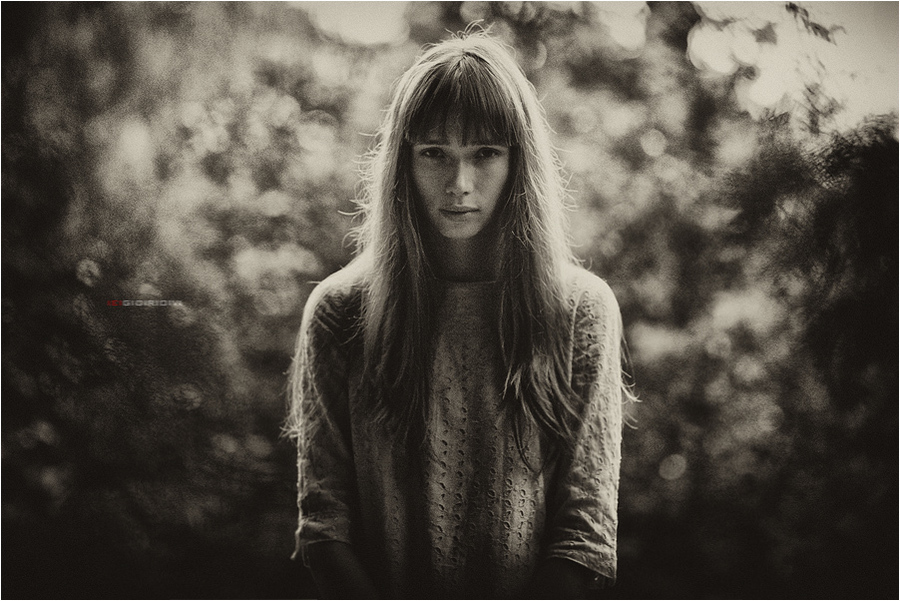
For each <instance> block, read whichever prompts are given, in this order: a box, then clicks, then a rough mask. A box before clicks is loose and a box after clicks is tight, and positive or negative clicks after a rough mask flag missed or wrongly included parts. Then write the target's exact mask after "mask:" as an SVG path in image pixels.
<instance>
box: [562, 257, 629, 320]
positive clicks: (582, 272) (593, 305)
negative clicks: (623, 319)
mask: <svg viewBox="0 0 900 601" xmlns="http://www.w3.org/2000/svg"><path fill="white" fill-rule="evenodd" d="M563 276H564V278H565V282H566V289H567V294H568V298H569V302H570V303H571V304H573V305H574V306H575V307H576V308H578V309H579V312H583V310H584V309H599V310H602V311H603V312H604V313H608V314H616V315H618V313H619V303H618V301H617V300H616V295H615V294H614V293H613V291H612V288H610V286H609V284H607V283H606V280H604V279H603V278H601V277H600V276H598V275H597V274H595V273H593V272H592V271H589V270H587V269H585V268H584V267H582V266H580V265H567V266H566V267H565V269H564V272H563Z"/></svg>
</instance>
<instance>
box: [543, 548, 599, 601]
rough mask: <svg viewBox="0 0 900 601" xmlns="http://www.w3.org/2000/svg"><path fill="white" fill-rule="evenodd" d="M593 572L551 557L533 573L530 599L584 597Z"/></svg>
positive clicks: (567, 561)
mask: <svg viewBox="0 0 900 601" xmlns="http://www.w3.org/2000/svg"><path fill="white" fill-rule="evenodd" d="M593 577H594V573H593V572H591V571H590V570H589V569H587V568H586V567H584V566H582V565H580V564H577V563H575V562H574V561H569V560H568V559H559V558H556V557H551V558H550V559H546V560H544V562H543V563H542V564H541V566H540V567H539V568H538V569H537V572H536V573H535V575H534V581H533V586H532V588H531V591H532V595H531V598H532V599H585V598H587V591H588V585H589V584H590V582H591V580H592V579H593Z"/></svg>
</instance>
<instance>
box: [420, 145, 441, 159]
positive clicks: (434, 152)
mask: <svg viewBox="0 0 900 601" xmlns="http://www.w3.org/2000/svg"><path fill="white" fill-rule="evenodd" d="M419 154H420V155H422V156H423V157H425V158H426V159H439V158H441V157H442V156H444V153H443V151H442V150H441V149H440V148H425V149H423V150H421V151H420V152H419Z"/></svg>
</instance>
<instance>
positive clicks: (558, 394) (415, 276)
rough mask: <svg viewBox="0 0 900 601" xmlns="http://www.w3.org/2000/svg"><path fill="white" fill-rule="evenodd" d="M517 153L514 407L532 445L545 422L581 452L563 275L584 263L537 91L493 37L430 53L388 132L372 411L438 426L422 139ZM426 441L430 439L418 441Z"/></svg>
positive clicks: (367, 357) (502, 265)
mask: <svg viewBox="0 0 900 601" xmlns="http://www.w3.org/2000/svg"><path fill="white" fill-rule="evenodd" d="M448 124H453V126H458V127H460V128H461V136H462V138H463V144H466V143H467V140H470V139H471V140H475V141H476V142H479V143H480V142H482V141H491V142H492V143H503V144H504V145H509V146H510V148H511V159H510V160H511V164H510V180H509V182H508V184H507V187H506V190H507V193H506V198H501V199H500V205H499V206H498V210H499V211H500V214H499V219H498V225H499V228H498V230H499V233H498V240H497V253H498V254H497V257H498V267H499V278H498V285H499V294H500V297H499V332H498V334H499V340H500V353H501V358H502V365H503V370H504V372H503V376H504V381H503V403H504V406H505V410H506V413H507V415H508V416H509V417H510V418H512V419H513V420H514V432H515V436H516V441H517V444H518V445H519V448H520V451H521V450H522V440H523V434H524V430H525V428H528V427H529V426H530V425H536V426H537V427H538V428H539V431H540V432H541V433H542V434H543V435H544V436H546V438H547V439H548V440H549V441H550V442H551V443H552V444H553V446H554V447H557V448H567V447H569V448H570V447H571V445H572V443H573V440H574V417H575V415H576V414H577V412H578V403H579V399H578V397H577V395H576V394H575V393H574V391H573V390H572V388H571V385H570V382H569V374H568V366H567V361H568V351H567V340H568V335H569V328H570V325H569V322H568V319H569V318H568V311H569V308H568V307H567V306H566V299H565V286H564V275H563V271H564V269H565V267H566V266H567V265H569V264H574V263H575V262H576V260H575V258H574V256H573V255H572V253H571V250H570V247H569V244H568V239H567V236H566V219H565V218H566V199H567V197H566V194H565V189H564V185H563V182H562V180H561V175H560V169H559V163H558V160H557V157H556V155H555V152H554V150H553V147H552V144H551V142H550V137H549V131H548V130H549V127H548V125H547V120H546V117H545V115H544V113H543V109H542V108H541V106H540V104H539V102H538V100H537V96H536V93H535V90H534V88H533V86H532V85H531V83H530V82H529V81H528V80H527V78H526V77H525V75H524V74H523V72H522V71H521V69H520V68H519V66H518V65H517V64H516V62H515V61H514V60H513V58H512V56H511V55H510V53H509V51H508V50H507V49H506V48H505V47H504V46H503V45H501V44H500V43H499V42H497V41H495V40H493V39H491V38H490V37H489V36H487V35H486V34H484V33H475V34H469V35H461V36H459V37H454V38H452V39H449V40H447V41H444V42H442V43H440V44H437V45H435V46H432V47H430V48H429V49H427V50H426V51H425V52H424V54H423V55H422V56H421V57H420V58H419V59H418V61H417V62H416V63H415V64H414V65H413V66H412V67H411V68H410V69H409V70H408V71H407V72H406V73H405V74H404V75H403V76H402V78H401V79H400V80H399V82H398V83H397V85H396V88H395V91H394V94H393V99H392V102H391V104H390V107H389V109H388V111H387V114H386V115H385V118H384V121H383V124H382V128H381V130H380V132H379V138H378V143H377V146H376V147H375V149H374V151H373V152H372V154H371V157H370V162H369V164H368V171H367V179H366V182H367V188H366V194H365V196H364V198H363V199H362V200H361V201H360V213H361V216H362V223H361V225H360V226H359V228H358V229H357V231H356V237H357V244H358V250H359V254H358V256H357V257H356V258H355V259H354V263H356V264H357V265H356V266H357V267H359V273H362V274H364V278H365V284H364V293H363V297H362V312H361V324H360V325H361V328H360V330H361V333H362V337H363V354H362V361H363V378H362V381H363V383H364V385H365V386H366V387H367V391H366V394H365V398H366V399H367V401H366V402H367V403H368V410H369V411H370V414H371V417H372V418H373V419H374V420H376V421H379V422H382V423H384V424H387V425H390V426H391V427H392V428H393V429H394V431H395V432H397V433H398V434H399V436H400V437H401V438H407V439H408V438H409V437H410V436H412V437H414V438H419V436H420V434H421V431H420V430H419V428H420V427H422V424H424V423H426V421H425V420H426V419H427V411H428V408H427V404H426V399H427V395H428V391H429V389H428V386H429V382H428V375H429V368H430V365H431V360H432V358H433V351H434V337H435V327H434V315H435V310H436V306H435V300H434V299H435V297H436V292H438V287H439V286H440V285H441V284H440V282H439V281H438V280H437V279H436V278H435V277H434V269H433V266H432V264H431V262H430V261H429V258H428V256H427V255H426V252H425V246H424V243H423V238H422V232H423V226H424V219H425V218H424V216H423V215H420V212H419V209H418V207H417V204H418V203H417V202H416V198H415V187H414V183H413V180H412V173H411V171H412V170H411V153H412V151H411V145H412V144H413V143H414V142H416V141H417V140H420V139H421V138H423V137H424V136H425V135H426V134H427V133H429V132H433V131H434V129H435V128H445V127H447V126H448ZM420 442H421V441H420Z"/></svg>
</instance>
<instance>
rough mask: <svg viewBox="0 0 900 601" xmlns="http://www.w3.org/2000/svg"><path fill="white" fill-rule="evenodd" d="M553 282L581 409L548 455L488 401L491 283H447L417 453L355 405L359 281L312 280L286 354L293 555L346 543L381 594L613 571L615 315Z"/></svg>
mask: <svg viewBox="0 0 900 601" xmlns="http://www.w3.org/2000/svg"><path fill="white" fill-rule="evenodd" d="M567 281H568V302H569V306H570V307H571V321H570V331H569V339H570V341H571V343H570V348H571V354H570V364H569V369H570V373H571V383H572V387H573V389H574V390H575V392H576V393H577V394H578V395H579V396H580V397H581V398H582V399H583V401H584V404H583V408H582V415H581V424H580V427H579V428H578V430H577V440H576V447H575V451H574V453H572V454H567V455H565V456H563V457H561V458H560V459H558V460H553V461H550V462H545V455H546V453H547V449H546V445H545V444H544V443H543V442H542V439H541V437H540V436H539V435H538V433H537V432H536V428H531V432H530V433H529V432H528V431H526V438H525V440H524V445H523V446H524V449H525V453H524V455H525V457H524V458H523V457H522V453H520V452H519V450H518V447H517V446H516V442H515V438H514V434H513V428H512V426H511V425H510V423H509V420H508V419H504V415H503V411H502V410H501V407H500V398H501V390H502V382H503V380H502V376H501V374H502V373H503V372H502V369H501V365H500V361H499V357H498V351H497V349H498V342H497V327H496V325H497V323H498V321H497V303H496V297H497V294H496V285H495V284H492V283H484V282H479V283H449V282H448V283H447V284H446V287H445V292H444V296H443V298H442V302H440V303H439V307H440V308H439V310H438V315H437V339H436V348H435V353H434V362H433V369H432V373H431V387H430V388H431V390H430V397H429V399H428V402H429V418H428V426H427V428H426V436H427V442H426V445H425V451H424V452H422V453H419V454H418V455H417V456H415V457H411V456H410V455H409V454H408V452H407V451H406V450H405V449H404V447H403V445H399V444H395V443H394V442H393V441H392V438H391V437H390V436H388V434H387V433H386V432H385V431H383V430H382V429H381V427H379V426H378V425H377V424H376V423H374V422H373V421H372V420H371V419H367V418H366V414H365V412H364V411H362V410H360V399H359V398H358V394H357V390H359V388H360V387H359V384H360V379H361V371H362V362H361V357H362V349H361V336H360V335H359V333H358V331H357V328H358V318H359V311H360V299H361V285H360V282H359V278H358V277H357V276H355V275H354V274H353V272H352V271H349V270H346V269H345V270H342V271H340V272H338V273H336V274H334V275H332V276H331V277H329V278H327V279H326V280H325V281H323V282H322V283H321V284H319V285H318V286H317V287H316V289H315V291H314V292H313V294H312V295H311V296H310V298H309V300H308V302H307V306H306V310H305V312H304V319H303V325H302V327H301V332H300V341H299V353H298V357H297V360H298V361H299V362H300V364H299V366H300V369H301V372H300V380H299V381H300V390H301V399H302V400H301V412H302V431H301V435H300V437H299V439H298V443H299V444H298V450H299V461H298V467H299V507H300V522H299V528H298V529H297V549H298V551H300V550H302V549H303V547H305V546H306V545H309V544H314V543H317V542H321V541H342V542H345V543H349V544H351V545H353V546H354V549H355V550H356V552H357V555H358V556H359V557H360V558H361V559H362V561H363V563H364V565H366V567H367V569H368V571H369V573H370V575H371V576H372V578H373V579H374V580H375V582H376V583H377V584H378V585H379V586H380V587H381V590H383V591H385V593H386V594H388V595H390V596H393V597H404V596H419V597H444V598H454V597H455V598H462V597H475V598H484V597H513V596H518V595H522V594H523V593H525V592H526V591H527V586H528V583H529V580H530V578H531V576H532V575H533V573H534V571H535V569H536V567H537V565H538V563H539V561H540V560H541V559H543V558H549V557H558V558H566V559H569V560H572V561H575V562H577V563H579V564H581V565H583V566H585V567H587V568H589V569H590V570H592V571H593V572H594V573H596V574H597V575H598V576H605V577H607V578H610V579H614V578H615V574H616V525H617V514H616V503H617V493H618V482H619V464H620V446H621V403H622V397H621V372H620V368H621V366H620V356H619V344H620V337H621V317H620V314H619V309H618V304H617V303H616V300H615V297H614V296H613V293H612V291H611V290H610V288H609V287H608V286H607V285H606V283H605V282H603V280H601V279H600V278H598V277H596V276H594V275H592V274H591V273H589V272H588V271H586V270H583V269H581V268H576V267H572V268H571V270H570V273H569V274H568V277H567ZM526 459H527V461H526ZM541 466H543V469H542V468H541Z"/></svg>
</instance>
